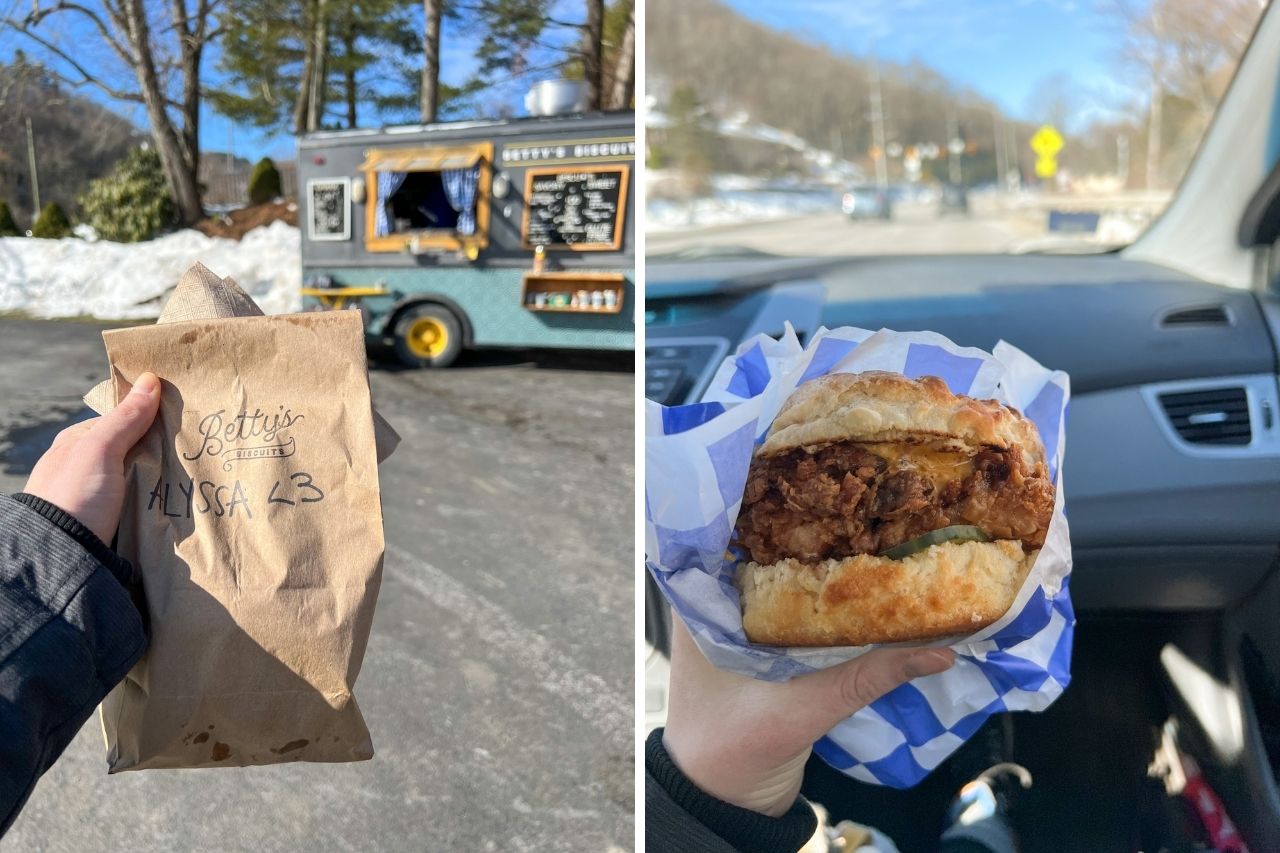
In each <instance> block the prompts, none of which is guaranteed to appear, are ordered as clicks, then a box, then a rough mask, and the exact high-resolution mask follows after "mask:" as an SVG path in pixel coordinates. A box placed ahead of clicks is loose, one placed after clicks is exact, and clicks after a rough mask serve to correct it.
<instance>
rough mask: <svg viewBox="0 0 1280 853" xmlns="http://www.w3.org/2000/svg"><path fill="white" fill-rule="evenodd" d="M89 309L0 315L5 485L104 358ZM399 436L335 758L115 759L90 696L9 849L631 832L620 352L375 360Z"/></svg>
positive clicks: (628, 421) (568, 837) (102, 368)
mask: <svg viewBox="0 0 1280 853" xmlns="http://www.w3.org/2000/svg"><path fill="white" fill-rule="evenodd" d="M102 328H103V326H101V325H95V324H86V323H57V322H46V321H34V320H22V319H13V318H0V488H2V489H4V490H5V491H6V492H13V491H17V490H19V489H21V487H22V485H23V483H24V482H25V479H26V475H27V473H28V472H29V471H30V468H31V466H32V464H33V463H34V462H35V460H36V459H38V458H39V455H40V453H41V452H42V451H43V450H44V448H45V447H47V446H48V444H49V442H50V441H51V440H52V438H53V436H54V435H56V433H57V432H58V431H59V430H60V429H62V428H63V427H64V426H66V425H68V424H69V423H72V422H74V421H76V420H79V419H81V418H83V417H87V416H89V415H90V414H91V413H90V412H89V411H88V410H87V409H85V408H84V406H83V404H82V403H81V402H80V396H81V395H82V394H83V393H84V392H85V391H87V390H88V389H89V387H91V386H92V385H93V384H95V383H96V382H97V381H99V380H100V379H102V378H104V377H105V376H106V357H105V355H104V353H103V349H102V339H101V336H100V332H101V329H102ZM370 378H371V383H372V386H373V397H374V403H375V405H376V406H377V407H378V409H379V411H381V412H382V414H383V415H384V416H385V417H386V419H387V420H388V421H390V422H391V424H392V425H393V426H394V427H395V428H396V429H397V430H398V431H399V432H400V434H401V435H402V437H403V443H402V444H401V445H400V447H399V449H398V450H397V451H396V453H395V455H394V456H392V457H391V459H389V460H388V461H387V462H385V463H383V465H382V466H381V469H380V473H381V484H382V502H383V513H384V517H385V523H386V539H387V553H386V562H385V570H384V577H383V584H382V591H381V595H380V598H379V601H378V609H377V615H376V617H375V620H374V626H373V635H372V638H371V640H370V643H369V648H368V653H367V655H366V658H365V664H364V669H363V671H362V672H361V675H360V679H359V681H358V683H357V685H356V696H357V698H358V700H359V702H360V705H361V708H362V710H363V712H364V714H365V717H366V719H367V721H368V723H369V728H370V729H371V731H372V733H373V739H374V747H375V749H376V750H377V755H376V756H375V757H374V759H373V760H372V761H369V762H364V763H360V764H348V765H304V764H291V765H283V766H276V767H255V768H245V769H223V770H186V771H144V772H135V773H123V774H119V775H117V776H111V777H108V776H107V773H106V763H105V760H104V756H103V744H102V737H101V732H100V730H99V728H98V722H97V719H96V717H94V718H92V719H90V721H89V723H88V724H87V725H86V726H85V727H84V729H83V730H82V731H81V732H80V734H79V735H78V737H77V738H76V740H75V742H74V743H73V744H72V745H71V747H70V749H69V750H68V751H67V753H66V754H65V755H64V756H63V758H62V759H61V761H59V762H58V764H57V765H56V766H55V767H54V768H53V769H52V771H50V772H49V773H48V774H47V775H46V776H45V777H44V779H43V780H42V781H41V782H40V784H39V786H38V787H37V788H36V790H35V793H34V794H33V795H32V797H31V800H30V802H29V803H28V804H27V807H26V809H25V810H24V811H23V813H22V815H21V816H20V817H19V819H18V821H17V823H16V824H15V825H14V827H13V828H12V830H11V831H10V832H9V834H8V835H7V836H6V837H5V839H4V841H3V842H0V849H4V850H9V849H12V850H15V851H59V853H61V851H81V850H93V851H98V850H125V849H128V850H131V851H153V850H154V851H160V850H164V851H171V850H253V851H256V853H268V852H269V851H293V850H301V849H307V850H353V851H366V850H451V851H452V850H457V851H523V850H538V851H543V850H574V851H576V850H583V851H610V850H630V849H631V848H632V840H633V832H634V815H633V807H632V802H633V800H632V796H633V795H632V791H633V785H634V763H633V747H632V742H633V731H634V728H633V727H634V723H633V720H634V713H633V696H634V691H633V671H632V668H633V660H634V654H633V630H632V614H633V595H634V592H633V590H634V569H633V566H632V552H633V540H634V536H633V521H632V520H633V517H634V514H633V513H634V510H633V507H634V504H633V489H634V476H635V471H634V465H633V450H632V448H633V443H634V430H633V403H632V400H633V394H634V382H633V375H632V361H631V356H630V354H602V353H555V354H544V355H534V354H529V353H480V354H473V355H468V356H466V357H464V361H463V362H462V363H461V364H460V365H459V366H458V367H455V368H453V369H450V370H445V371H434V372H423V371H404V370H399V369H396V368H395V367H394V366H392V365H391V363H390V362H389V361H387V360H385V358H382V359H380V360H379V361H375V363H374V369H373V370H372V372H371V377H370Z"/></svg>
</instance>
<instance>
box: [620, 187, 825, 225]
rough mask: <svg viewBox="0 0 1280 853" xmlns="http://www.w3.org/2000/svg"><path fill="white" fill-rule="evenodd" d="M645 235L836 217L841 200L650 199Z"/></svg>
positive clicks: (807, 193) (763, 193)
mask: <svg viewBox="0 0 1280 853" xmlns="http://www.w3.org/2000/svg"><path fill="white" fill-rule="evenodd" d="M644 211H645V230H646V231H652V232H656V231H679V230H683V229H686V228H690V227H694V228H705V227H707V226H712V225H733V224H737V223H742V222H763V221H766V220H770V219H788V218H791V217H794V216H804V215H805V214H809V213H831V212H835V213H838V212H839V211H840V197H839V195H837V194H836V193H835V192H834V191H832V190H798V191H794V192H787V191H777V190H723V189H717V190H716V191H715V192H714V194H713V195H712V196H710V197H708V198H699V199H694V200H693V201H674V200H670V199H651V200H650V201H649V202H648V203H647V204H646V205H645V209H644Z"/></svg>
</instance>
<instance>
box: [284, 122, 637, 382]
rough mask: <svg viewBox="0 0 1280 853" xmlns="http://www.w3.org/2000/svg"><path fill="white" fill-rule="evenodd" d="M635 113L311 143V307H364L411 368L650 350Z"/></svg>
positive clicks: (302, 217)
mask: <svg viewBox="0 0 1280 853" xmlns="http://www.w3.org/2000/svg"><path fill="white" fill-rule="evenodd" d="M634 162H635V115H634V113H632V112H629V111H628V112H616V113H597V114H580V115H565V116H548V117H537V118H518V119H507V120H502V121H474V122H455V123H448V124H434V125H426V126H415V127H397V128H384V129H381V130H348V131H328V132H317V133H312V134H308V135H306V136H303V137H300V138H299V141H298V190H299V192H298V195H299V212H298V218H299V225H300V226H301V231H302V280H303V289H302V293H303V304H304V307H305V308H307V309H317V308H345V307H349V306H351V305H353V304H358V305H359V307H360V309H361V311H362V312H363V313H364V316H365V330H366V334H367V335H368V337H369V338H370V339H371V340H377V341H383V342H386V343H388V344H390V345H392V346H394V348H395V351H396V354H397V355H398V356H399V357H400V359H401V360H402V361H404V362H405V363H406V364H410V365H414V366H431V367H444V366H447V365H449V364H451V363H452V362H453V361H454V359H456V358H457V356H458V354H459V353H460V352H461V351H462V350H463V349H465V348H483V347H518V348H530V347H572V348H589V349H624V350H625V349H632V348H633V347H634V345H635V324H634V317H635V285H634V280H635V249H634V239H633V238H634V226H633V221H632V220H633V213H634V208H635V186H634V181H633V174H632V167H633V165H634Z"/></svg>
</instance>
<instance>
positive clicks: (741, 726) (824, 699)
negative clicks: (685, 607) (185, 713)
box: [663, 617, 955, 817]
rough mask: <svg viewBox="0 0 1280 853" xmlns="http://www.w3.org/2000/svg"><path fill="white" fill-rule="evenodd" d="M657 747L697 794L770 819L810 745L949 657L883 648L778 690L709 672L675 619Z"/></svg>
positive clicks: (795, 780) (782, 808) (943, 652)
mask: <svg viewBox="0 0 1280 853" xmlns="http://www.w3.org/2000/svg"><path fill="white" fill-rule="evenodd" d="M673 622H674V624H673V626H672V628H673V630H672V640H671V688H670V690H671V692H670V708H669V710H668V714H667V727H666V731H665V733H664V735H663V745H664V746H665V747H666V749H667V753H668V754H669V755H670V756H671V760H672V761H674V762H675V764H676V766H677V767H679V768H680V770H681V772H683V773H684V775H685V776H687V777H688V778H689V780H690V781H692V782H693V783H694V784H695V785H697V786H698V787H699V788H700V789H701V790H702V791H704V792H705V793H707V794H710V795H711V796H713V797H716V798H717V799H720V800H723V801H725V802H727V803H731V804H733V805H735V806H740V807H742V808H745V809H751V810H752V811H757V812H761V813H763V814H767V815H770V816H773V817H777V816H780V815H782V814H784V813H785V812H786V811H787V810H788V809H789V808H790V807H791V805H792V804H793V803H794V802H795V799H796V796H797V795H798V794H799V793H800V782H801V779H802V777H803V775H804V765H805V761H806V760H808V758H809V752H810V749H811V747H812V746H813V742H814V741H816V740H817V739H818V738H820V737H822V735H824V734H826V732H827V731H828V730H830V729H831V727H832V726H834V725H835V724H836V723H838V722H840V721H841V720H843V719H844V718H846V717H848V716H850V715H851V714H853V713H854V712H855V711H857V710H858V709H859V708H862V707H863V706H865V705H867V704H869V703H870V702H873V701H875V700H876V699H877V698H879V697H880V696H882V695H884V694H885V693H888V692H889V691H890V690H892V689H893V688H895V687H897V686H898V685H900V684H904V683H905V682H907V681H910V680H911V679H913V678H919V677H922V676H926V675H933V674H935V673H939V672H942V671H944V670H946V669H947V668H948V667H950V666H951V664H952V663H953V662H954V660H955V657H954V655H953V654H952V652H951V651H950V650H949V649H920V648H896V649H895V648H883V649H876V650H875V651H872V652H868V653H867V654H865V655H863V656H861V657H859V658H856V659H854V660H851V661H849V662H848V663H845V664H842V665H840V666H836V667H832V668H831V669H825V670H822V671H821V672H816V673H814V674H812V675H805V676H801V677H799V678H795V679H792V680H791V681H787V682H784V683H780V684H779V683H774V682H768V681H759V680H757V679H754V678H748V677H746V676H742V675H736V674H734V673H731V672H726V671H724V670H721V669H717V668H716V667H715V666H713V665H712V664H711V663H710V662H709V661H708V660H707V659H706V658H705V657H703V655H702V652H701V651H699V650H698V647H697V646H696V645H695V644H694V642H693V638H692V637H691V636H690V635H689V631H688V629H686V628H685V626H684V623H683V622H681V621H680V619H679V618H678V617H677V618H675V619H673Z"/></svg>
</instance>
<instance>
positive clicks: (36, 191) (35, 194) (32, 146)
mask: <svg viewBox="0 0 1280 853" xmlns="http://www.w3.org/2000/svg"><path fill="white" fill-rule="evenodd" d="M27 166H28V167H29V168H30V169H31V200H32V201H33V202H35V206H36V208H35V211H34V212H33V213H32V214H31V221H32V222H35V221H36V219H37V218H39V216H40V173H39V172H38V171H37V170H36V141H35V136H33V135H32V133H31V117H30V116H27Z"/></svg>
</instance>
